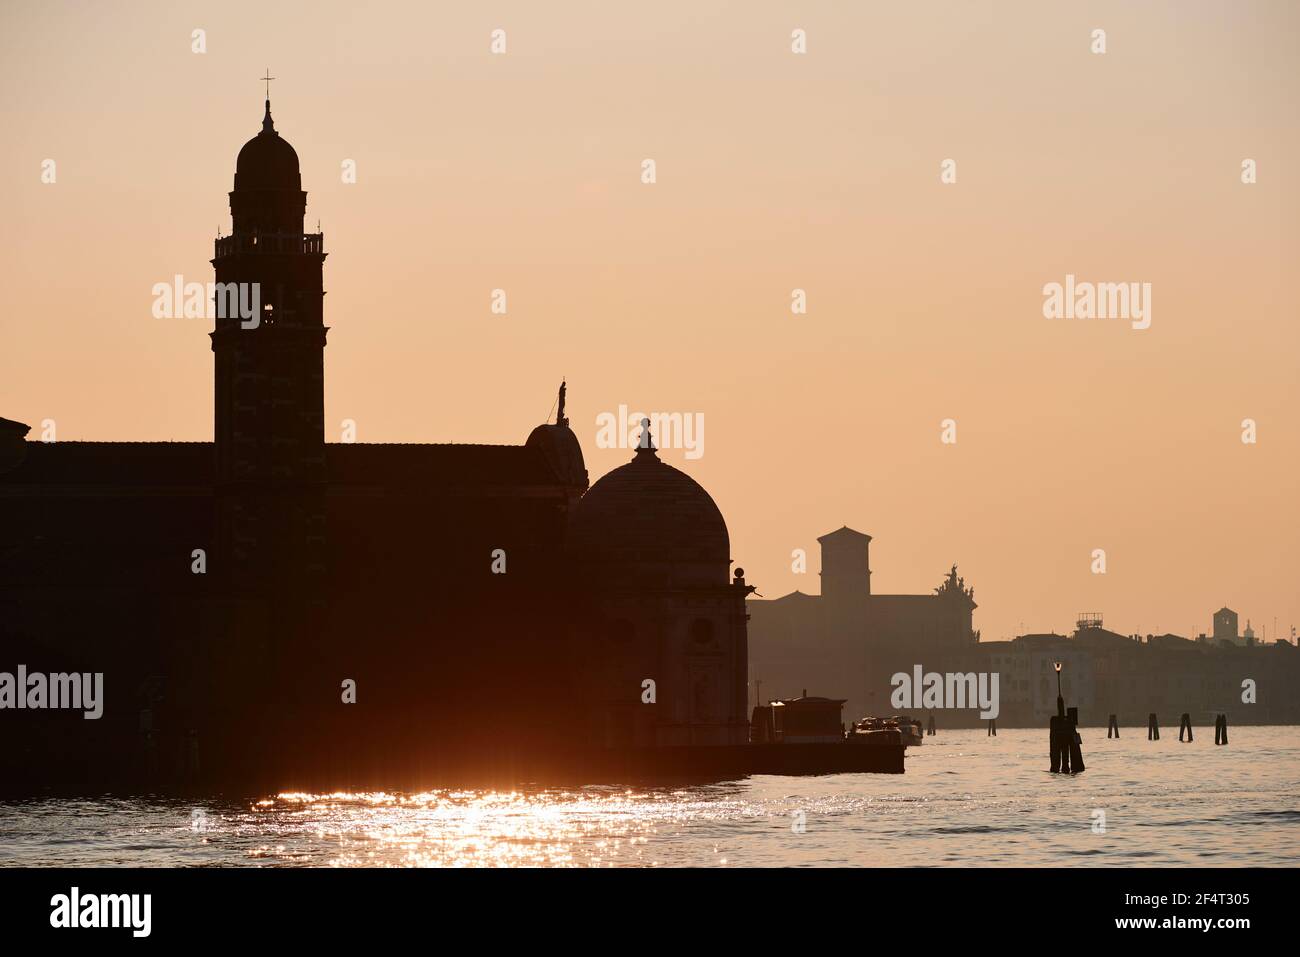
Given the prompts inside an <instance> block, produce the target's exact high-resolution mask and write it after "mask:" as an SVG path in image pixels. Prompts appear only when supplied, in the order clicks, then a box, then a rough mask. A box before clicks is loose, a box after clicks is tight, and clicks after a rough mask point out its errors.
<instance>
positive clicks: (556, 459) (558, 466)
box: [524, 422, 587, 489]
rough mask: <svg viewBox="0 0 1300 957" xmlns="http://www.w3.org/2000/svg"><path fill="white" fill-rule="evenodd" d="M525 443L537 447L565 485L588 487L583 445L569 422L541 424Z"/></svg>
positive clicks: (533, 447)
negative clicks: (579, 442)
mask: <svg viewBox="0 0 1300 957" xmlns="http://www.w3.org/2000/svg"><path fill="white" fill-rule="evenodd" d="M524 444H525V445H526V446H527V447H528V448H530V449H536V450H537V451H538V452H539V453H540V454H541V456H542V457H543V458H544V459H545V460H546V464H547V466H548V467H549V468H550V470H551V471H552V472H553V473H554V474H555V477H556V478H558V479H559V480H560V481H561V482H563V483H564V484H565V485H568V486H571V487H573V488H579V489H585V488H586V487H587V465H586V463H585V462H584V461H583V458H582V446H581V445H579V444H578V437H577V436H576V435H574V434H573V430H572V429H570V428H569V426H568V424H567V422H566V423H557V424H555V425H539V426H538V427H537V428H535V429H533V431H532V432H531V433H530V434H529V436H528V441H527V442H526V443H524Z"/></svg>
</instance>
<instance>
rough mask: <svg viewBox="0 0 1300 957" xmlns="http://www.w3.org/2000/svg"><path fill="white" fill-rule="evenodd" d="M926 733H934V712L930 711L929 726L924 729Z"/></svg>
mask: <svg viewBox="0 0 1300 957" xmlns="http://www.w3.org/2000/svg"><path fill="white" fill-rule="evenodd" d="M925 733H926V734H934V712H933V711H931V712H930V727H929V728H928V729H926V732H925Z"/></svg>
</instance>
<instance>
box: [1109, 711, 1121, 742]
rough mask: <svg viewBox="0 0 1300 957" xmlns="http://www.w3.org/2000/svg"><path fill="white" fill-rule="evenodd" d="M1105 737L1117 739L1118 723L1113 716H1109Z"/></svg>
mask: <svg viewBox="0 0 1300 957" xmlns="http://www.w3.org/2000/svg"><path fill="white" fill-rule="evenodd" d="M1106 737H1107V738H1108V739H1109V738H1118V737H1119V721H1118V720H1116V717H1115V715H1113V714H1112V715H1111V716H1110V723H1109V724H1108V725H1106Z"/></svg>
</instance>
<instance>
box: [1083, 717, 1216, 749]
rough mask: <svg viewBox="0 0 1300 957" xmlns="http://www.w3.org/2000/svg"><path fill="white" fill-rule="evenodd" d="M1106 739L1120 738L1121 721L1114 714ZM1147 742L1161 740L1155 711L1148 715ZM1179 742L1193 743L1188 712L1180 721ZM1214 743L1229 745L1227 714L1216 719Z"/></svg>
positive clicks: (1108, 725) (1190, 719)
mask: <svg viewBox="0 0 1300 957" xmlns="http://www.w3.org/2000/svg"><path fill="white" fill-rule="evenodd" d="M1106 737H1107V738H1118V737H1119V721H1118V719H1117V717H1116V716H1115V715H1113V714H1112V715H1111V716H1110V722H1109V723H1108V724H1107V726H1106ZM1147 740H1148V741H1159V740H1160V721H1159V719H1158V718H1157V717H1156V713H1155V712H1154V711H1152V712H1151V713H1150V714H1148V715H1147ZM1178 740H1179V741H1186V742H1187V743H1188V744H1191V743H1192V716H1191V715H1190V714H1188V713H1187V712H1186V711H1184V712H1183V716H1182V717H1181V718H1180V719H1179V720H1178ZM1214 743H1215V744H1227V743H1228V716H1227V715H1226V714H1221V715H1218V716H1216V717H1215V719H1214Z"/></svg>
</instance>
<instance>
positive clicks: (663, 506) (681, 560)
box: [569, 444, 731, 586]
mask: <svg viewBox="0 0 1300 957" xmlns="http://www.w3.org/2000/svg"><path fill="white" fill-rule="evenodd" d="M569 546H570V549H571V551H572V553H573V554H574V556H575V558H576V559H577V560H578V561H579V562H581V563H582V564H583V565H585V566H586V569H585V571H586V573H587V574H588V575H589V576H591V577H595V578H597V579H603V580H606V581H610V580H614V581H620V582H625V583H628V584H632V585H636V584H653V585H660V586H662V585H726V584H727V576H728V571H729V569H730V566H731V542H730V539H729V537H728V535H727V524H726V522H724V521H723V518H722V512H721V511H719V510H718V506H717V505H716V504H715V503H714V501H713V499H712V497H710V495H709V493H708V492H706V491H705V490H704V488H703V487H702V486H701V485H700V484H699V483H698V482H696V481H695V480H694V479H693V478H691V477H690V476H689V475H687V474H686V473H685V472H682V471H679V470H678V469H675V468H673V467H672V466H671V465H668V464H666V463H664V462H661V461H660V460H659V456H658V455H657V454H656V452H655V449H654V446H653V445H652V444H647V446H646V447H642V448H638V449H637V452H636V456H635V457H634V458H633V459H632V461H631V462H629V463H628V464H627V465H624V466H621V467H619V468H616V469H614V471H612V472H610V473H609V474H608V475H605V476H604V477H603V478H601V479H600V480H599V481H598V482H596V484H595V485H593V486H592V487H591V488H590V489H589V490H588V491H587V494H586V495H584V496H583V497H582V499H581V500H580V501H579V502H578V507H577V509H576V510H575V512H574V516H573V521H572V524H571V525H570V528H569Z"/></svg>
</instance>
